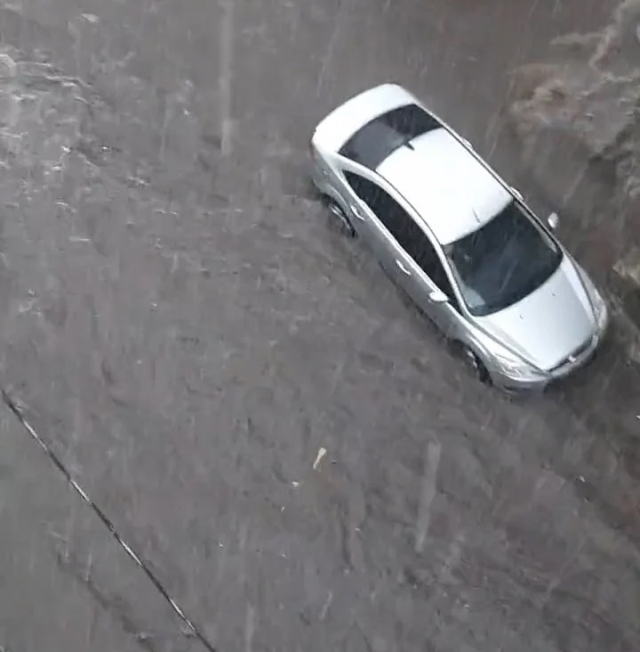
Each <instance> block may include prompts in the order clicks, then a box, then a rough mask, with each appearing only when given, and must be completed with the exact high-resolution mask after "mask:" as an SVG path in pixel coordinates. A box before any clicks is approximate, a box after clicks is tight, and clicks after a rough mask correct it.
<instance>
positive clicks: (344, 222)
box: [324, 196, 357, 238]
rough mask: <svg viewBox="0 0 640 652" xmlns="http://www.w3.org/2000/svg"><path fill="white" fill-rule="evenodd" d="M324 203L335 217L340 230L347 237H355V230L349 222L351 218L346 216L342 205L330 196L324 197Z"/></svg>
mask: <svg viewBox="0 0 640 652" xmlns="http://www.w3.org/2000/svg"><path fill="white" fill-rule="evenodd" d="M324 204H325V206H326V207H327V209H328V211H329V212H330V213H331V214H332V215H333V216H334V217H335V218H336V219H337V221H338V224H339V225H340V228H341V230H342V231H343V232H344V234H345V235H346V236H347V237H348V238H355V237H356V235H357V234H356V230H355V229H354V228H353V224H351V220H350V219H349V217H348V216H347V214H346V213H345V212H344V210H343V208H342V206H340V204H338V202H336V201H335V200H334V199H331V197H327V196H325V197H324Z"/></svg>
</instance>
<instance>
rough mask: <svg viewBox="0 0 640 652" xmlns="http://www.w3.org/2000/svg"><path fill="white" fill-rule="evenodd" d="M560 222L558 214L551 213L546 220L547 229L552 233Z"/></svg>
mask: <svg viewBox="0 0 640 652" xmlns="http://www.w3.org/2000/svg"><path fill="white" fill-rule="evenodd" d="M559 221H560V216H559V215H558V213H551V215H549V217H548V218H547V224H548V225H549V228H550V229H551V230H552V231H555V229H557V228H558V222H559Z"/></svg>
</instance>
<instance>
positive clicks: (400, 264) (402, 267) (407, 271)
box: [396, 258, 411, 276]
mask: <svg viewBox="0 0 640 652" xmlns="http://www.w3.org/2000/svg"><path fill="white" fill-rule="evenodd" d="M396 265H397V266H398V267H399V268H400V270H401V271H402V272H403V273H404V274H406V275H407V276H411V270H410V269H409V268H408V267H407V266H406V265H405V264H404V263H403V262H402V261H401V260H398V259H397V258H396Z"/></svg>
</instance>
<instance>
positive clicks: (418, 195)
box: [376, 128, 513, 245]
mask: <svg viewBox="0 0 640 652" xmlns="http://www.w3.org/2000/svg"><path fill="white" fill-rule="evenodd" d="M376 172H377V173H378V174H379V175H380V176H381V177H382V178H383V179H385V180H386V181H387V182H388V183H389V184H390V185H392V186H393V187H394V188H395V189H396V190H397V191H398V192H399V193H400V194H401V195H402V196H403V197H404V199H405V200H406V201H407V202H408V203H409V204H411V206H412V207H413V208H414V209H415V210H416V212H417V213H418V214H419V215H420V217H421V218H422V219H423V220H424V222H425V223H426V224H427V226H428V227H429V228H430V229H431V231H432V233H433V235H434V236H435V237H436V239H437V240H438V242H439V243H440V244H441V245H447V244H449V243H451V242H453V241H455V240H459V239H460V238H462V237H464V236H465V235H468V234H469V233H472V232H473V231H476V230H477V229H478V228H479V227H480V226H482V225H483V224H485V223H486V222H488V221H489V220H491V218H493V217H495V215H497V214H498V213H499V212H500V210H501V209H503V208H504V207H505V206H506V205H507V204H508V203H509V201H511V200H512V199H513V198H512V196H511V194H510V193H509V191H508V190H507V189H506V188H505V187H504V185H503V184H502V183H500V181H499V180H498V179H497V178H496V177H495V176H494V175H493V174H492V173H491V171H490V170H489V169H488V168H487V167H486V166H484V165H483V164H482V163H481V162H480V161H479V160H478V159H477V158H476V157H475V156H474V155H473V154H472V153H471V152H469V150H468V149H467V148H466V147H465V146H464V145H463V144H462V143H461V142H460V141H459V140H458V139H457V138H456V137H455V136H454V135H453V134H452V133H450V132H449V131H448V130H447V129H446V128H440V129H435V130H432V131H429V132H427V133H426V134H423V135H421V136H418V137H417V138H415V139H413V140H412V141H411V142H410V144H409V146H404V147H400V148H398V149H397V150H395V151H394V152H393V153H392V154H390V155H389V156H388V157H387V158H386V159H385V160H384V161H382V163H380V165H379V166H378V167H377V169H376Z"/></svg>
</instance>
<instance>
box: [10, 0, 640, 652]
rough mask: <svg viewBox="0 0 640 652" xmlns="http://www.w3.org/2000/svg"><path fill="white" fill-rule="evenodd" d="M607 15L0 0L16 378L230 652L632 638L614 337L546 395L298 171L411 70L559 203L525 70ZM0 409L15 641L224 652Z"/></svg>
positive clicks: (626, 480) (623, 407) (633, 434)
mask: <svg viewBox="0 0 640 652" xmlns="http://www.w3.org/2000/svg"><path fill="white" fill-rule="evenodd" d="M605 4H606V3H602V2H593V1H591V2H588V1H587V0H583V1H582V2H577V1H573V2H568V1H564V2H562V1H560V0H558V1H557V2H546V3H543V2H529V1H528V2H514V1H512V2H507V1H506V0H504V1H497V0H487V1H485V2H477V1H475V2H471V1H468V0H465V1H463V0H454V1H451V0H449V1H447V2H445V1H444V0H438V1H435V2H430V3H427V2H418V1H417V0H398V1H397V2H393V3H392V2H390V1H389V0H386V1H384V0H377V1H376V2H374V3H365V2H363V1H362V0H344V1H342V2H339V1H338V0H322V1H321V0H307V1H306V2H303V1H302V0H300V1H299V2H297V3H294V2H285V1H283V0H274V1H273V2H271V3H268V4H267V3H258V2H250V1H249V0H220V1H219V2H206V3H205V2H203V1H202V0H183V1H182V2H180V3H176V2H169V1H168V0H140V1H139V2H124V1H123V0H113V1H112V2H108V3H106V2H104V1H103V2H98V1H97V0H84V1H83V2H80V0H30V1H26V0H25V1H21V0H7V1H0V34H1V35H2V41H1V44H0V45H1V50H2V55H3V56H2V57H0V93H1V96H0V102H1V106H2V117H1V120H2V128H1V129H0V165H1V166H2V174H1V175H0V192H1V195H0V196H1V197H2V201H3V211H2V216H1V220H0V235H1V240H0V302H1V305H2V311H1V312H0V326H1V329H2V330H1V332H2V337H3V344H4V346H3V349H2V357H1V358H0V361H1V363H2V367H1V368H2V380H3V383H4V385H5V387H6V388H7V389H8V391H9V393H10V394H11V396H12V397H13V398H14V400H15V401H17V403H18V405H19V406H20V408H21V409H22V410H23V411H24V414H25V415H26V416H27V418H28V420H29V423H30V424H32V426H33V428H34V429H35V431H36V432H37V433H38V434H39V435H40V436H41V437H43V438H44V439H45V440H46V441H47V442H49V443H50V444H51V447H52V449H53V451H54V452H55V453H56V454H57V455H59V456H60V458H61V459H62V460H63V462H64V464H65V465H66V466H67V467H68V468H69V469H70V471H71V472H72V473H73V475H74V477H75V478H76V479H77V480H78V482H79V483H80V484H81V486H82V487H83V488H84V490H85V491H86V492H87V493H88V494H89V495H90V497H91V498H92V499H93V500H94V501H95V502H96V503H97V504H98V505H99V506H100V507H101V508H102V509H103V510H104V511H105V513H106V514H108V516H109V518H110V519H111V520H112V521H113V524H114V526H115V527H116V529H117V530H118V532H119V534H120V535H121V536H122V537H123V539H124V540H125V541H126V542H127V543H128V544H129V545H131V546H132V547H133V548H134V549H135V551H136V552H137V553H139V554H140V555H141V556H142V557H143V558H144V560H145V561H147V562H148V563H149V565H150V567H151V568H152V569H153V572H154V573H155V574H156V575H157V577H158V578H159V580H160V581H161V583H162V584H163V586H164V587H165V588H166V589H167V591H168V592H169V593H170V595H171V596H172V598H173V599H175V600H176V602H177V603H178V604H179V606H180V608H182V609H184V611H185V612H186V613H187V615H188V617H189V618H191V619H192V620H193V621H194V623H196V624H197V626H198V627H199V628H201V631H202V632H203V634H204V636H206V638H207V640H209V641H210V642H211V644H212V645H213V646H215V648H216V649H217V650H219V652H227V651H231V650H247V651H258V650H265V651H266V650H278V651H289V650H291V651H296V650H304V651H305V652H313V651H314V650H323V651H324V650H328V649H337V650H348V651H349V652H351V651H353V652H360V651H363V652H369V651H373V652H385V651H389V652H390V651H392V650H393V651H395V650H433V651H438V652H440V651H443V652H444V651H448V650H451V651H453V650H455V651H456V652H460V651H466V650H469V651H472V650H473V651H474V652H485V651H486V652H489V651H491V652H494V651H495V650H512V649H517V648H519V649H523V650H532V651H533V650H535V651H540V652H556V651H558V652H560V651H562V652H564V651H569V650H570V651H571V652H592V651H593V652H600V651H601V650H605V649H606V650H609V651H611V652H615V651H621V652H622V651H625V652H626V651H627V650H634V649H636V650H637V649H640V631H639V628H638V618H637V615H638V607H639V604H638V596H639V595H640V594H639V586H640V583H639V580H638V554H639V544H640V521H639V517H638V510H637V498H638V480H639V478H640V456H639V454H638V438H637V437H638V431H639V428H640V420H639V417H638V415H640V399H639V398H638V394H639V393H638V387H640V384H639V380H640V379H639V374H638V369H637V367H636V366H634V365H633V364H632V363H631V362H630V361H629V359H628V354H627V350H626V348H625V346H624V345H623V343H622V342H621V341H620V340H619V338H618V337H616V333H615V332H614V333H613V334H612V337H611V338H610V341H609V342H608V343H607V345H606V347H605V348H604V350H603V351H602V354H601V355H600V356H599V357H598V359H596V360H595V361H594V362H593V364H592V365H590V366H589V368H588V369H585V370H584V372H583V373H581V374H579V375H578V376H577V377H576V378H574V379H572V380H570V381H568V382H566V383H564V384H563V385H562V386H560V387H559V388H557V389H555V390H554V391H553V392H551V393H550V394H549V395H547V396H545V397H539V398H535V399H531V400H526V401H514V400H510V399H507V398H505V397H502V396H500V395H498V394H497V393H496V392H494V391H492V390H490V389H487V388H484V387H481V386H479V385H477V384H476V383H475V382H474V381H473V380H472V379H470V378H469V377H468V375H467V372H466V371H465V369H464V368H463V367H462V366H461V365H460V364H459V363H458V362H457V361H455V360H454V359H452V358H451V356H450V355H449V353H448V352H447V350H446V348H445V347H444V346H443V343H442V342H441V340H440V339H439V338H438V337H437V335H436V334H435V333H434V332H433V329H432V328H430V327H429V326H428V325H427V324H425V323H424V320H423V319H421V318H420V317H419V316H418V315H417V314H416V312H415V311H414V310H413V309H412V308H411V306H409V305H408V304H407V303H406V302H405V301H404V300H403V299H402V298H401V297H400V296H399V295H398V293H397V292H396V291H395V289H394V288H393V286H392V285H391V284H390V282H389V281H388V280H387V279H386V278H385V276H384V275H383V274H382V273H381V272H380V271H379V269H378V268H377V266H376V265H375V264H374V263H373V262H372V261H371V259H370V257H369V256H367V254H366V252H364V251H362V250H361V248H360V247H359V245H358V243H357V242H356V243H353V242H350V241H347V240H345V239H343V238H342V237H341V236H340V234H339V232H338V230H337V229H335V228H334V227H333V226H332V224H331V221H330V217H329V216H328V215H327V214H326V213H325V212H324V211H323V209H322V208H321V207H320V206H319V205H318V204H317V203H316V202H315V201H314V200H313V199H311V197H310V195H309V192H308V190H309V188H308V182H307V179H306V173H305V157H306V143H307V138H308V136H309V134H310V132H311V130H312V128H313V126H314V124H315V123H316V122H317V121H318V120H319V119H320V118H321V117H322V116H323V115H324V114H325V113H326V112H327V111H328V110H329V109H331V108H332V107H333V106H335V105H336V104H337V103H339V102H341V101H343V100H345V99H347V98H348V97H349V96H351V95H353V94H355V93H356V92H358V91H360V90H363V89H365V88H366V87H368V86H370V85H373V84H375V83H379V82H382V81H386V80H396V81H399V82H400V83H403V84H405V85H407V86H408V87H410V88H411V89H412V90H414V91H415V92H416V93H417V94H418V95H420V96H421V97H422V98H424V99H425V100H426V101H428V102H430V103H431V104H432V105H433V106H434V108H435V109H436V110H437V111H438V112H440V113H441V114H442V115H443V116H445V117H447V119H448V120H449V122H451V123H452V125H453V126H454V127H456V128H457V129H458V130H459V131H460V132H461V133H462V134H463V135H464V136H466V137H467V138H470V139H471V140H472V141H473V142H474V144H475V145H476V147H477V148H478V150H479V151H480V152H481V153H483V154H484V155H486V156H487V158H488V159H489V160H490V161H491V162H492V163H493V164H494V166H495V167H496V168H497V169H498V170H499V171H500V172H501V173H503V175H504V176H505V177H506V178H507V179H508V180H509V181H513V182H514V183H518V186H519V187H520V189H521V190H522V191H523V192H524V193H525V194H526V195H527V196H529V195H531V201H532V203H533V204H534V205H535V206H540V207H543V208H545V207H548V205H549V202H550V199H549V197H547V196H545V193H544V184H541V183H540V181H539V179H536V180H535V181H534V180H533V179H530V178H529V176H528V173H527V169H526V166H522V165H520V163H519V151H518V147H517V143H516V142H514V140H513V138H512V137H511V136H509V134H508V130H506V128H505V127H504V124H503V112H504V106H503V105H504V99H505V97H506V95H507V92H508V88H509V79H510V77H509V75H510V72H511V71H512V70H513V69H514V68H515V67H517V66H518V65H520V64H521V63H526V62H529V61H532V60H536V59H538V58H540V57H544V56H545V53H546V52H547V48H548V44H549V42H550V41H551V40H552V39H553V38H554V37H556V36H558V35H559V34H563V33H566V32H572V31H586V30H592V29H599V28H601V27H602V26H604V24H605V23H606V22H607V20H608V18H607V16H608V11H610V9H611V7H606V6H605ZM589 210H590V209H589V207H588V206H572V214H580V212H581V211H583V212H584V214H585V215H587V214H588V211H589ZM592 217H593V216H590V217H589V220H591V218H592ZM585 219H586V218H585ZM585 223H589V221H587V222H585ZM569 227H571V228H569ZM563 229H564V230H563V233H562V234H563V235H564V236H566V237H567V239H568V241H569V242H572V238H576V237H577V236H576V235H575V233H579V232H580V229H581V223H580V220H575V219H572V220H570V224H569V225H567V224H566V223H565V225H564V227H563ZM584 255H585V264H587V265H589V261H590V260H591V258H590V256H591V254H590V252H589V251H588V250H585V251H584ZM594 260H595V258H594ZM614 331H615V328H614ZM0 426H1V428H2V437H1V438H0V482H1V483H2V499H1V501H0V508H1V510H2V511H1V515H2V523H3V538H2V541H3V550H4V554H3V555H2V561H0V578H1V579H2V582H1V583H0V614H1V618H0V625H1V626H0V645H1V646H2V647H3V648H4V650H6V652H19V651H21V650H33V649H43V648H46V649H48V650H76V649H77V650H81V649H92V650H95V651H96V652H102V650H105V651H107V650H119V651H123V650H135V649H139V648H143V649H147V650H158V651H160V650H185V651H186V650H197V649H203V648H202V647H201V643H200V641H199V640H198V639H197V638H196V637H194V636H193V635H192V634H191V633H190V631H189V629H188V627H186V626H185V624H184V623H183V622H182V621H181V620H180V618H179V617H178V616H177V615H176V614H175V613H174V611H172V609H171V608H170V606H169V605H168V604H167V603H166V602H165V601H164V599H163V597H162V596H161V595H160V594H159V593H158V591H157V590H156V588H155V587H154V586H153V584H152V583H151V582H150V581H149V580H148V578H147V577H146V576H145V575H144V574H143V573H142V571H141V569H140V568H139V567H138V566H137V565H136V564H135V563H134V561H133V560H132V559H131V558H130V557H129V556H128V555H127V554H126V552H125V550H123V549H122V547H120V546H119V545H118V544H117V542H116V541H115V540H114V539H113V538H112V537H111V535H110V533H109V532H108V530H106V529H105V528H104V527H103V526H102V524H101V523H100V521H99V520H98V519H97V518H96V517H95V515H94V514H93V512H92V511H91V510H90V509H89V507H88V506H87V505H86V504H85V503H84V502H83V501H82V500H81V499H80V497H79V496H78V495H77V494H76V493H74V491H73V490H72V489H71V487H70V486H69V485H68V484H67V483H66V482H65V480H64V478H63V477H62V476H61V474H59V473H58V471H57V469H56V468H55V467H54V466H53V465H52V464H51V463H50V460H49V459H48V458H47V457H46V455H44V453H43V452H42V451H41V450H40V449H39V448H38V446H37V443H36V442H35V441H34V440H33V439H31V438H30V437H29V433H28V432H27V431H26V430H25V429H24V428H23V427H22V426H21V425H20V423H19V422H18V421H17V420H16V419H15V417H14V416H13V415H12V414H11V413H10V412H9V410H7V409H5V410H4V411H3V412H2V413H1V418H0ZM321 450H323V451H324V454H320V455H319V453H320V451H321Z"/></svg>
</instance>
